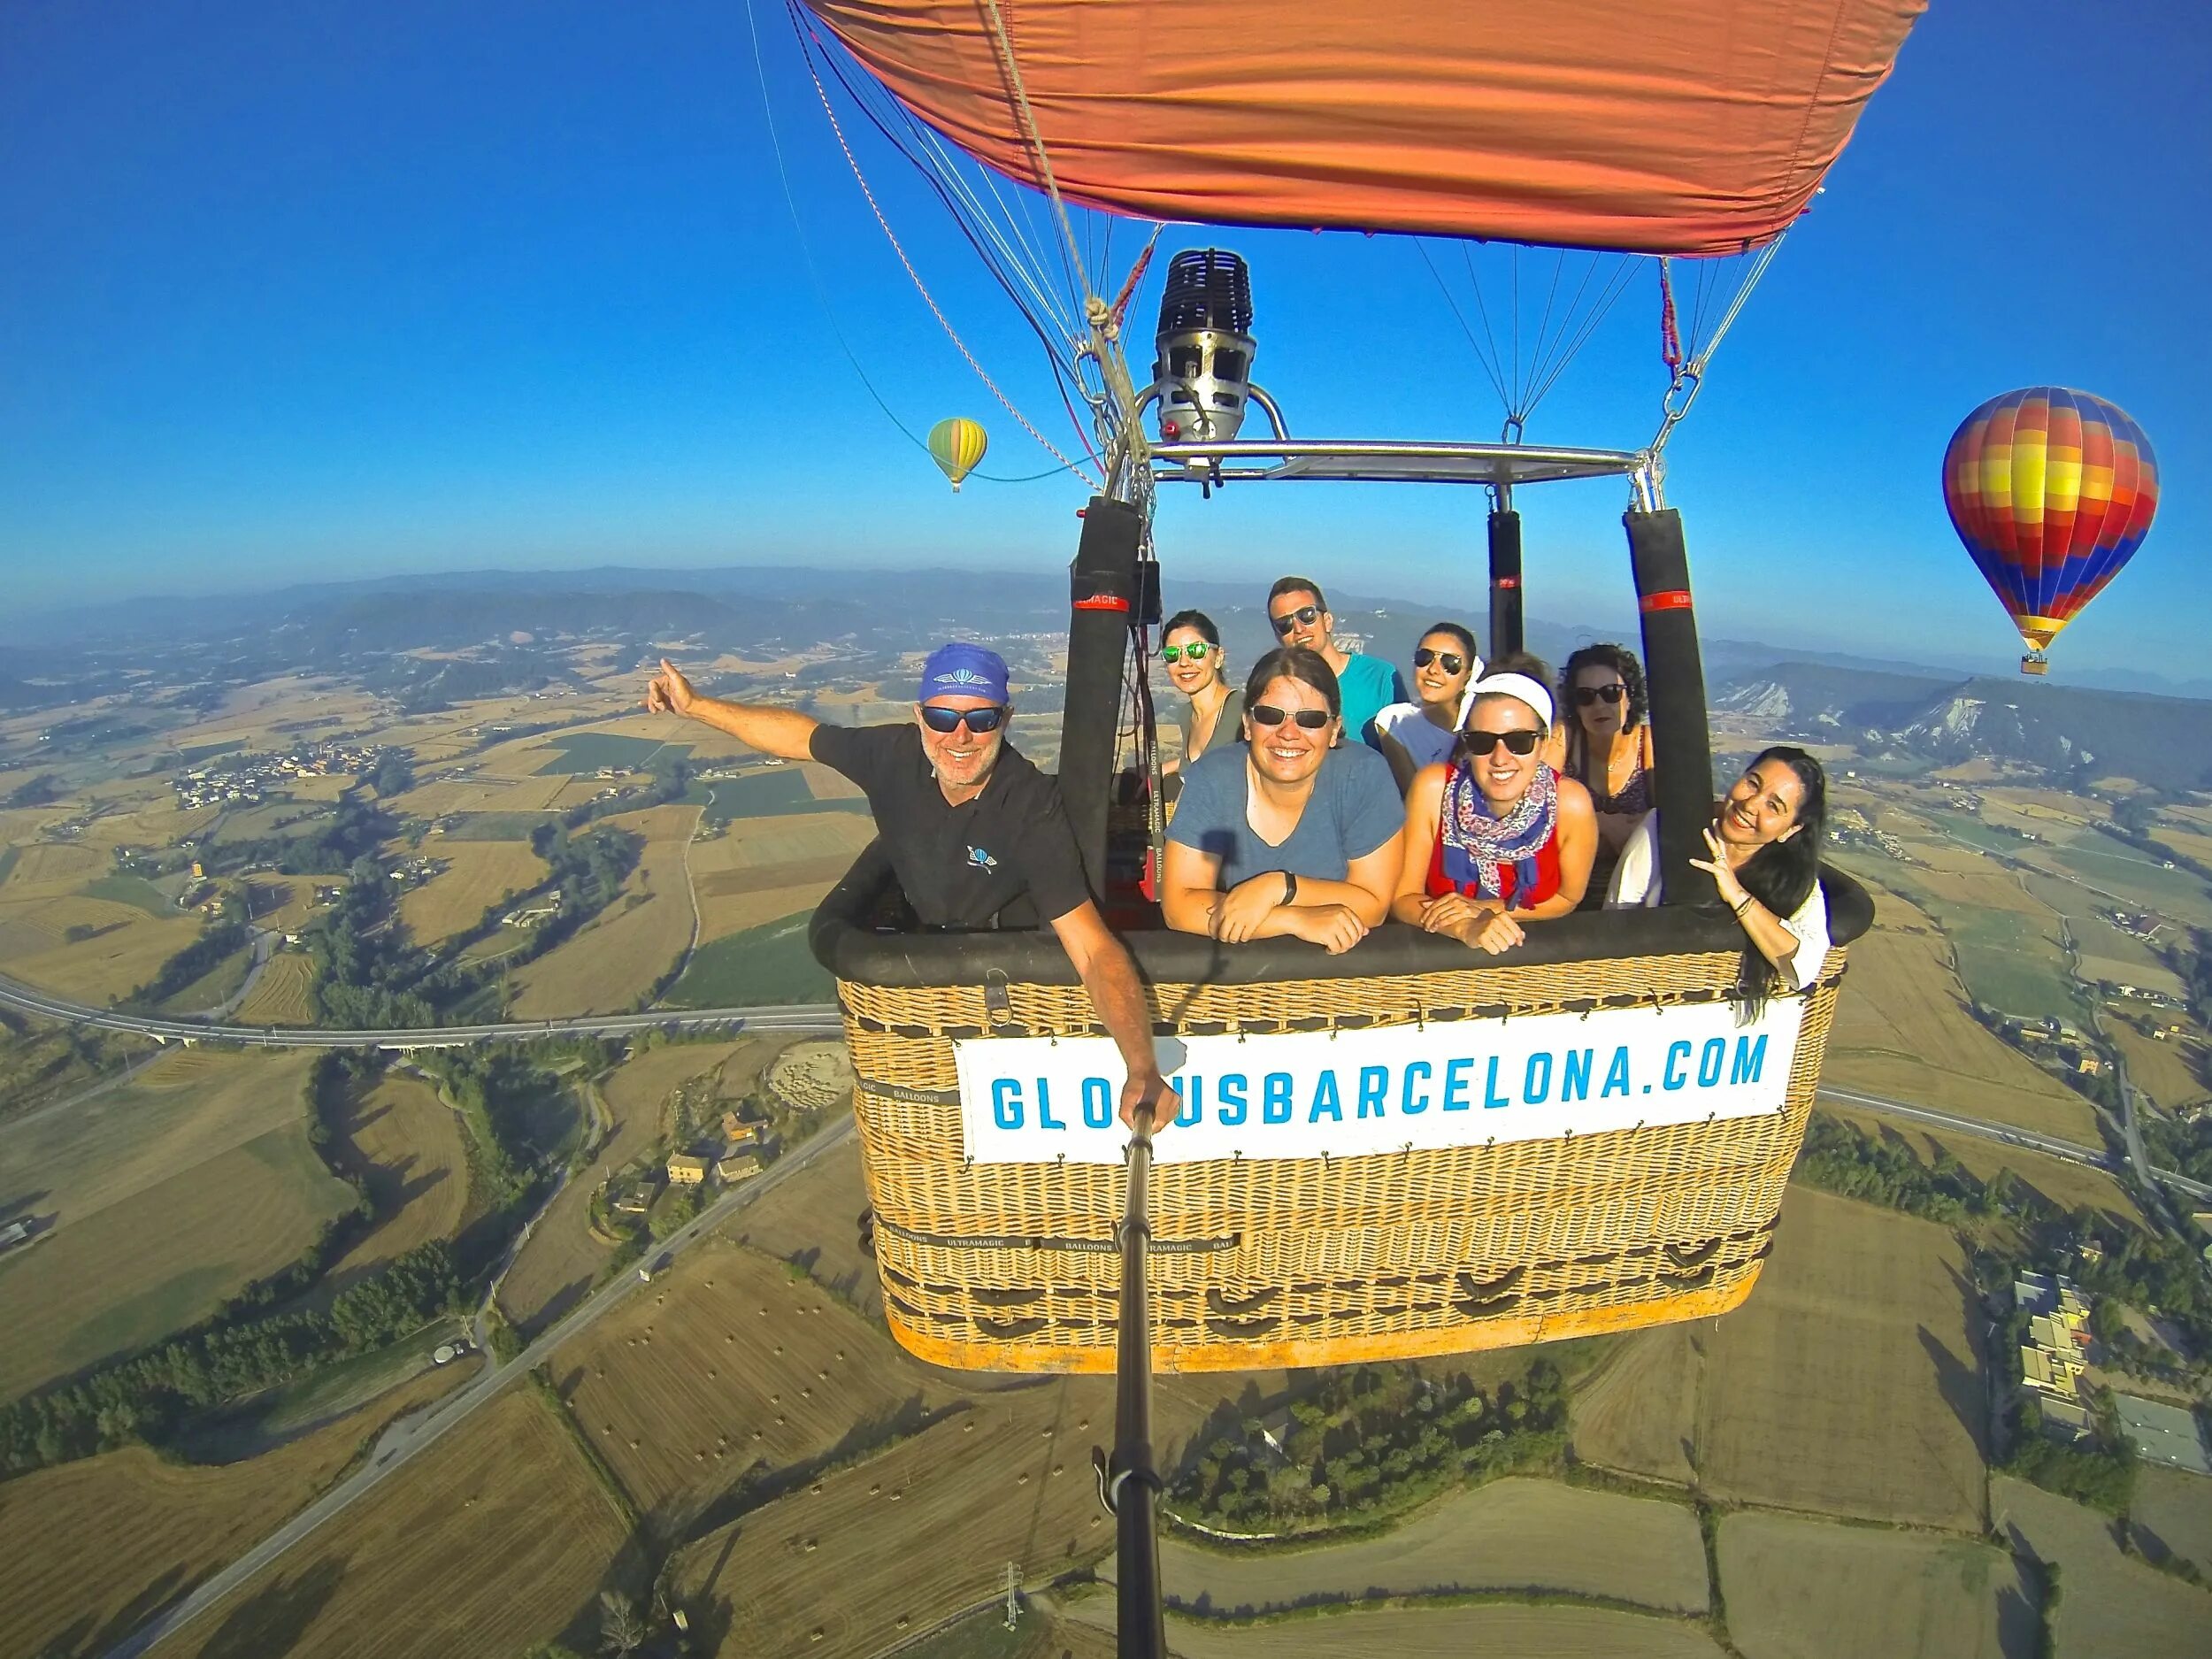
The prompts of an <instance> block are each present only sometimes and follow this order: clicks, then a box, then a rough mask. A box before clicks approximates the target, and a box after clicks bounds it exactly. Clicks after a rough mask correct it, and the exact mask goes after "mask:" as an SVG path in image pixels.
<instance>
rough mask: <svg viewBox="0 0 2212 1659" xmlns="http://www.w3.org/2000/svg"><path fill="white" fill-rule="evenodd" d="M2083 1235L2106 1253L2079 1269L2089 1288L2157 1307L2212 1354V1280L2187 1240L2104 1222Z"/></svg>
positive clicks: (2193, 1345) (2198, 1348)
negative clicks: (2107, 1224) (2122, 1227)
mask: <svg viewBox="0 0 2212 1659" xmlns="http://www.w3.org/2000/svg"><path fill="white" fill-rule="evenodd" d="M2084 1237H2085V1239H2087V1240H2091V1241H2093V1242H2094V1243H2096V1244H2098V1245H2100V1246H2101V1247H2102V1248H2103V1251H2104V1255H2103V1257H2102V1259H2101V1260H2095V1261H2091V1260H2086V1259H2085V1260H2084V1261H2082V1262H2081V1263H2080V1264H2079V1265H2078V1267H2076V1268H2075V1269H2074V1278H2075V1279H2077V1280H2078V1282H2079V1283H2080V1285H2081V1287H2082V1288H2083V1289H2084V1290H2085V1291H2087V1292H2089V1293H2090V1294H2092V1295H2095V1296H2111V1297H2116V1298H2117V1299H2118V1300H2120V1301H2122V1302H2126V1303H2127V1304H2128V1305H2129V1306H2130V1307H2133V1308H2145V1309H2149V1310H2154V1311H2155V1312H2157V1313H2159V1314H2161V1315H2162V1316H2163V1317H2166V1318H2168V1319H2170V1320H2171V1321H2172V1322H2173V1323H2174V1324H2175V1325H2178V1326H2180V1327H2181V1330H2182V1332H2183V1333H2185V1335H2186V1336H2187V1337H2188V1339H2189V1345H2190V1347H2191V1348H2193V1350H2194V1351H2195V1352H2197V1353H2200V1354H2202V1353H2207V1352H2212V1279H2208V1278H2207V1277H2206V1274H2205V1271H2204V1263H2203V1261H2202V1260H2201V1259H2200V1257H2199V1256H2198V1255H2197V1253H2196V1251H2195V1250H2194V1249H2193V1248H2191V1246H2190V1243H2189V1241H2188V1240H2185V1239H2180V1238H2176V1237H2175V1236H2173V1235H2172V1234H2170V1233H2138V1232H2136V1231H2134V1230H2133V1229H2132V1228H2127V1229H2107V1228H2104V1227H2101V1226H2092V1227H2089V1228H2087V1229H2085V1233H2084Z"/></svg>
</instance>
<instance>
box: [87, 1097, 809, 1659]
mask: <svg viewBox="0 0 2212 1659" xmlns="http://www.w3.org/2000/svg"><path fill="white" fill-rule="evenodd" d="M852 1134H853V1119H852V1118H851V1117H849V1116H847V1115H842V1114H841V1115H840V1116H838V1117H837V1118H835V1119H834V1120H833V1122H832V1123H831V1124H830V1125H828V1126H827V1127H826V1128H824V1129H822V1130H820V1131H818V1133H816V1134H815V1135H814V1137H813V1138H812V1139H811V1140H810V1141H806V1142H805V1143H804V1144H803V1145H801V1146H799V1147H796V1148H793V1149H792V1151H790V1152H789V1153H788V1154H787V1155H786V1156H783V1157H781V1158H779V1159H778V1160H777V1161H776V1162H775V1163H774V1164H771V1165H770V1166H769V1167H768V1168H767V1170H766V1171H764V1172H762V1173H761V1174H759V1175H757V1176H755V1177H754V1178H753V1179H751V1180H749V1181H747V1182H746V1183H745V1184H744V1185H743V1186H741V1187H733V1188H732V1189H731V1190H730V1191H729V1192H727V1193H726V1194H724V1195H723V1196H722V1198H721V1199H720V1200H719V1201H718V1202H716V1203H714V1204H711V1205H710V1206H709V1207H708V1208H707V1209H705V1210H702V1211H701V1212H700V1213H699V1215H698V1216H697V1217H695V1219H694V1220H692V1221H691V1222H689V1223H688V1224H687V1225H685V1226H684V1227H683V1228H682V1229H681V1230H680V1231H679V1232H676V1233H672V1234H670V1235H669V1236H668V1237H667V1238H666V1239H664V1240H662V1241H661V1243H660V1244H659V1245H658V1246H657V1247H656V1248H655V1249H654V1250H653V1252H652V1253H651V1254H650V1255H649V1256H648V1257H647V1258H646V1259H647V1260H649V1261H658V1260H659V1259H660V1258H661V1257H663V1256H678V1255H680V1254H682V1252H683V1251H684V1250H686V1249H687V1248H690V1247H691V1246H692V1245H693V1244H695V1243H696V1242H698V1240H700V1239H702V1238H703V1237H705V1236H706V1234H707V1233H710V1232H711V1231H713V1230H714V1229H715V1228H716V1227H718V1226H719V1225H721V1224H722V1223H723V1222H725V1221H726V1220H728V1219H729V1218H730V1217H731V1216H733V1215H734V1214H735V1213H736V1212H737V1211H738V1210H742V1209H743V1208H744V1207H745V1206H746V1205H748V1204H749V1203H751V1202H753V1201H754V1200H755V1199H757V1198H759V1197H760V1196H762V1195H763V1194H766V1193H771V1192H773V1191H774V1190H775V1189H776V1188H777V1187H780V1186H781V1185H782V1184H783V1183H784V1182H785V1181H787V1180H788V1179H791V1177H792V1176H794V1175H795V1174H797V1173H798V1172H799V1171H801V1170H803V1169H804V1168H806V1167H807V1165H808V1164H811V1163H813V1162H814V1161H815V1160H816V1159H817V1158H818V1157H820V1156H822V1155H823V1154H824V1153H826V1152H829V1151H831V1150H833V1148H837V1147H839V1146H841V1145H843V1144H844V1143H845V1141H849V1139H851V1138H852ZM645 1288H646V1287H645V1286H644V1285H643V1284H642V1283H641V1282H640V1280H639V1279H638V1276H637V1274H636V1273H635V1272H634V1271H632V1270H630V1269H627V1268H626V1269H624V1270H623V1271H621V1272H619V1273H618V1274H617V1275H616V1276H615V1277H614V1278H612V1279H609V1280H608V1281H607V1282H606V1284H604V1285H603V1286H600V1287H599V1289H598V1290H596V1291H595V1292H594V1293H593V1294H591V1295H590V1296H588V1297H587V1298H586V1299H585V1300H584V1301H583V1302H580V1304H578V1306H577V1307H576V1309H575V1310H574V1311H572V1313H570V1314H569V1316H568V1317H566V1318H565V1319H563V1320H562V1321H561V1322H560V1323H559V1324H558V1325H555V1326H554V1327H553V1328H552V1329H551V1330H550V1331H548V1332H547V1333H545V1334H544V1335H543V1336H541V1337H540V1338H539V1339H538V1340H536V1341H534V1342H533V1343H531V1344H530V1346H529V1347H528V1348H525V1349H523V1351H522V1352H521V1353H519V1354H518V1355H516V1356H515V1357H514V1358H512V1359H511V1360H509V1361H507V1363H504V1364H495V1365H492V1366H490V1367H489V1368H488V1369H487V1370H486V1371H484V1372H483V1374H482V1375H480V1376H479V1377H477V1378H476V1379H474V1380H473V1381H472V1382H469V1383H466V1384H465V1385H463V1386H461V1387H460V1388H458V1389H456V1390H455V1391H454V1392H453V1393H452V1394H448V1395H447V1396H446V1397H445V1398H444V1399H443V1400H442V1401H440V1402H437V1403H436V1404H435V1405H433V1406H432V1407H430V1408H429V1409H428V1410H426V1411H424V1412H420V1413H419V1414H417V1415H416V1416H415V1417H411V1418H408V1419H405V1420H403V1421H401V1422H399V1423H396V1424H394V1425H392V1426H391V1427H390V1428H389V1429H388V1430H386V1431H385V1432H384V1436H383V1438H382V1439H381V1440H379V1441H378V1442H377V1447H376V1450H375V1451H374V1452H373V1453H372V1454H371V1455H370V1456H369V1460H368V1462H367V1463H365V1464H364V1465H363V1466H362V1467H361V1468H360V1469H359V1470H358V1471H356V1472H355V1473H354V1474H352V1475H350V1476H349V1477H348V1478H347V1479H344V1480H342V1481H341V1482H340V1483H339V1484H338V1485H336V1486H333V1487H332V1488H331V1489H330V1490H329V1491H328V1492H326V1493H325V1494H323V1495H322V1496H321V1497H319V1498H318V1499H316V1500H315V1502H312V1503H311V1504H310V1505H308V1506H307V1508H306V1509H303V1510H301V1511H300V1513H299V1514H297V1515H296V1516H294V1517H292V1518H291V1519H290V1520H289V1521H287V1522H286V1523H285V1524H284V1525H282V1526H280V1527H279V1528H277V1530H276V1531H275V1532H272V1533H270V1534H269V1536H268V1537H266V1538H265V1539H263V1540H261V1541H260V1542H259V1543H258V1544H256V1545H255V1546H254V1547H253V1548H251V1549H250V1550H248V1551H247V1552H246V1553H245V1554H244V1555H241V1556H240V1557H239V1558H238V1559H237V1560H236V1561H234V1562H233V1563H231V1564H230V1565H229V1566H227V1567H225V1568H224V1569H223V1570H222V1571H220V1572H218V1573H216V1574H215V1575H214V1576H213V1577H212V1578H208V1579H207V1580H206V1581H205V1582H204V1583H203V1584H201V1585H200V1586H199V1587H198V1588H197V1589H196V1590H194V1591H193V1592H192V1594H189V1595H188V1596H186V1597H185V1598H184V1600H182V1601H179V1602H178V1603H176V1604H175V1605H174V1606H173V1607H171V1608H169V1609H166V1610H165V1611H164V1612H160V1613H157V1614H156V1615H155V1616H154V1617H151V1618H150V1619H148V1620H147V1621H146V1622H145V1623H144V1624H141V1625H140V1626H139V1627H138V1628H137V1629H136V1630H134V1631H133V1632H131V1633H130V1634H129V1635H128V1636H127V1637H125V1638H124V1639H123V1640H121V1641H119V1642H118V1643H117V1644H116V1645H115V1646H114V1647H111V1648H109V1649H108V1650H107V1655H106V1659H136V1655H140V1654H142V1653H144V1652H146V1650H147V1649H149V1648H150V1647H153V1645H154V1644H155V1643H156V1642H158V1641H160V1640H162V1639H163V1638H164V1637H166V1636H168V1635H171V1634H172V1633H173V1632H176V1631H177V1630H179V1629H180V1628H181V1627H182V1626H184V1625H186V1624H189V1623H191V1621H192V1620H193V1619H195V1618H196V1617H199V1616H200V1615H201V1614H202V1613H204V1612H206V1611H207V1609H210V1608H211V1607H213V1606H214V1605H215V1604H216V1603H217V1602H219V1601H221V1600H222V1599H223V1598H224V1597H225V1596H227V1595H228V1594H231V1593H232V1592H233V1591H234V1590H236V1589H237V1588H238V1587H239V1586H242V1585H243V1584H245V1583H246V1582H247V1581H248V1580H249V1579H250V1578H253V1577H254V1576H255V1575H256V1574H257V1573H259V1572H260V1571H262V1570H263V1569H265V1568H266V1567H267V1566H268V1565H269V1564H270V1563H273V1562H274V1561H276V1560H278V1559H279V1558H280V1557H281V1556H282V1555H285V1554H286V1553H287V1552H288V1551H289V1550H290V1549H291V1548H293V1546H295V1545H296V1544H298V1543H300V1542H301V1541H302V1540H304V1539H306V1538H308V1537H310V1536H311V1535H312V1534H313V1533H315V1532H318V1531H319V1530H320V1529H321V1528H322V1527H323V1526H325V1525H327V1524H328V1523H330V1522H331V1521H334V1520H335V1519H336V1518H337V1517H339V1516H341V1515H342V1514H344V1513H345V1512H346V1510H348V1509H350V1508H352V1507H353V1505H355V1504H356V1503H358V1502H360V1501H361V1500H362V1499H363V1498H365V1497H366V1496H368V1494H370V1493H372V1492H373V1491H375V1490H376V1488H377V1487H379V1486H381V1485H383V1483H384V1482H385V1481H386V1480H387V1479H390V1477H391V1476H393V1475H394V1474H396V1473H397V1472H398V1471H400V1470H402V1469H403V1468H405V1467H406V1466H407V1465H408V1463H411V1462H412V1461H413V1460H414V1459H415V1458H416V1457H419V1456H420V1455H422V1454H423V1453H424V1452H426V1451H427V1450H429V1449H430V1448H432V1447H433V1446H434V1445H436V1444H437V1443H438V1442H439V1441H440V1440H443V1439H444V1438H445V1437H446V1436H447V1435H448V1434H449V1433H451V1432H453V1431H454V1430H455V1429H456V1428H458V1427H459V1426H460V1425H462V1424H463V1423H465V1422H467V1421H468V1419H469V1418H470V1417H473V1416H474V1415H475V1414H476V1412H477V1411H478V1410H480V1409H481V1408H483V1407H484V1406H486V1405H488V1404H489V1403H490V1402H492V1400H493V1399H495V1397H496V1396H497V1395H498V1394H500V1393H501V1391H502V1390H503V1389H504V1388H505V1387H506V1386H508V1385H509V1384H510V1383H511V1382H514V1381H515V1380H516V1379H518V1378H520V1377H521V1376H522V1375H523V1374H524V1373H525V1372H526V1371H529V1370H530V1369H531V1368H532V1367H533V1366H534V1365H539V1364H542V1363H544V1362H545V1361H546V1360H548V1359H549V1358H550V1357H551V1356H553V1355H554V1354H555V1353H556V1352H557V1350H559V1349H560V1348H562V1347H563V1346H565V1344H567V1343H569V1342H572V1341H573V1340H575V1339H576V1338H577V1337H579V1336H581V1335H582V1334H583V1333H585V1332H586V1331H588V1330H590V1329H591V1327H592V1326H593V1325H596V1324H598V1322H599V1321H600V1320H601V1319H603V1318H604V1317H606V1316H607V1315H608V1314H610V1313H611V1312H613V1311H614V1310H615V1309H617V1308H618V1307H619V1306H621V1305H622V1303H623V1302H625V1301H626V1300H627V1299H628V1298H629V1297H631V1296H632V1295H634V1294H639V1293H640V1292H641V1291H643V1290H644V1289H645Z"/></svg>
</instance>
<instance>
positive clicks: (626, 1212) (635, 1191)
mask: <svg viewBox="0 0 2212 1659" xmlns="http://www.w3.org/2000/svg"><path fill="white" fill-rule="evenodd" d="M652 1207H653V1187H652V1184H651V1183H650V1182H649V1181H640V1182H638V1183H637V1184H636V1185H635V1186H633V1187H624V1188H623V1189H622V1191H620V1192H618V1193H617V1194H615V1195H614V1198H613V1200H612V1202H611V1204H610V1205H609V1208H610V1209H611V1210H614V1211H615V1213H616V1214H618V1215H623V1216H641V1215H643V1214H645V1212H646V1211H647V1210H650V1209H652Z"/></svg>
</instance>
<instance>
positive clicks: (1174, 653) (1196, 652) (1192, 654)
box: [1160, 640, 1213, 663]
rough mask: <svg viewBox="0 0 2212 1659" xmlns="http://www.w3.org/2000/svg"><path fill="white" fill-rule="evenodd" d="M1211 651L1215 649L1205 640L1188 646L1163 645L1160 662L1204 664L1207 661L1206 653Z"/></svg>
mask: <svg viewBox="0 0 2212 1659" xmlns="http://www.w3.org/2000/svg"><path fill="white" fill-rule="evenodd" d="M1211 649H1213V647H1212V646H1210V645H1209V644H1207V643H1206V641H1203V640H1193V641H1191V642H1190V643H1189V644H1188V645H1163V646H1162V647H1160V660H1161V661H1162V662H1164V663H1177V662H1184V661H1189V662H1194V663H1202V662H1204V661H1205V660H1206V653H1207V652H1208V651H1210V650H1211Z"/></svg>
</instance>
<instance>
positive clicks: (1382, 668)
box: [1267, 576, 1407, 749]
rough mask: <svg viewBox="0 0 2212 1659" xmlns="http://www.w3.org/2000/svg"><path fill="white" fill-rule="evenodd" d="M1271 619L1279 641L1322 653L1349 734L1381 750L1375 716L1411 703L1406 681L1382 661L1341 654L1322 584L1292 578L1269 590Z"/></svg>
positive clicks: (1363, 655) (1353, 653)
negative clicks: (1332, 676)
mask: <svg viewBox="0 0 2212 1659" xmlns="http://www.w3.org/2000/svg"><path fill="white" fill-rule="evenodd" d="M1267 619H1268V621H1269V622H1270V623H1271V624H1272V625H1273V626H1274V629H1275V638H1276V640H1277V641H1279V643H1281V644H1284V645H1302V646H1304V647H1306V649H1309V650H1314V651H1318V652H1320V653H1321V655H1322V657H1324V658H1325V659H1326V660H1327V662H1328V664H1329V666H1330V667H1331V668H1333V669H1334V670H1335V671H1336V683H1337V690H1338V692H1339V693H1340V695H1342V697H1343V701H1344V729H1345V730H1346V731H1347V732H1349V733H1354V734H1356V736H1357V737H1358V738H1359V740H1360V741H1361V742H1363V743H1364V744H1366V745H1367V746H1368V747H1369V748H1370V749H1380V747H1381V746H1380V745H1379V743H1378V742H1377V741H1376V738H1375V717H1376V716H1377V715H1378V714H1379V713H1381V712H1382V710H1385V709H1386V708H1388V707H1389V706H1390V705H1391V704H1392V703H1404V702H1406V701H1407V696H1406V685H1405V681H1404V680H1401V679H1400V678H1399V677H1398V671H1397V670H1396V669H1395V668H1393V667H1392V666H1391V665H1390V664H1388V663H1386V662H1384V661H1383V660H1382V658H1381V657H1370V656H1368V655H1367V654H1366V653H1365V652H1364V651H1344V650H1339V649H1337V643H1336V637H1335V634H1336V618H1334V617H1333V616H1331V615H1330V614H1329V602H1328V601H1327V600H1326V599H1325V598H1323V597H1322V595H1321V584H1320V583H1318V582H1317V581H1314V580H1312V579H1311V578H1310V577H1305V576H1286V577H1284V578H1283V579H1282V580H1280V581H1279V582H1277V583H1276V584H1275V585H1274V586H1273V587H1272V588H1269V589H1268V590H1267Z"/></svg>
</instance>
